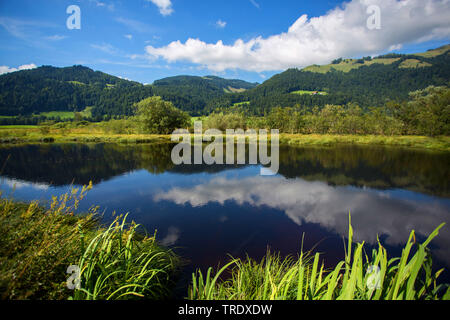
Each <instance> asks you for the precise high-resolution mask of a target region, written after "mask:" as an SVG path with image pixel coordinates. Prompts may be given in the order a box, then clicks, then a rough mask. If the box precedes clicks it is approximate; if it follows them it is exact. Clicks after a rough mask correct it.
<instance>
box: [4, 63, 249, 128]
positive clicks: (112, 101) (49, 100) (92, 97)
mask: <svg viewBox="0 0 450 320" xmlns="http://www.w3.org/2000/svg"><path fill="white" fill-rule="evenodd" d="M256 85H257V84H256V83H249V82H246V81H242V80H227V79H223V78H219V77H215V76H207V77H190V76H179V77H172V78H165V79H161V80H158V81H155V83H154V84H153V85H145V86H144V85H142V84H140V83H138V82H133V81H128V80H124V79H121V78H118V77H114V76H111V75H108V74H106V73H103V72H99V71H93V70H91V69H89V68H87V67H83V66H73V67H67V68H56V67H51V66H42V67H39V68H36V69H33V70H23V71H18V72H13V73H8V74H5V75H2V76H0V115H2V116H17V115H30V114H33V113H35V114H37V113H41V112H49V111H82V110H84V109H85V108H86V107H92V108H91V112H92V117H93V119H96V120H100V119H102V118H104V116H111V115H130V114H131V112H132V106H133V104H134V103H136V102H139V101H141V100H142V99H145V98H147V97H149V96H152V95H160V96H162V97H163V98H164V99H165V100H168V101H171V102H173V103H174V105H175V106H176V107H178V108H180V109H182V110H184V111H187V112H189V113H190V114H191V115H198V114H202V113H203V110H204V108H205V106H206V105H207V104H208V103H209V101H210V100H212V99H215V98H218V97H221V96H224V95H226V94H227V93H228V92H242V91H245V90H247V89H250V88H254V87H255V86H256Z"/></svg>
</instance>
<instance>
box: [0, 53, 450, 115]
mask: <svg viewBox="0 0 450 320" xmlns="http://www.w3.org/2000/svg"><path fill="white" fill-rule="evenodd" d="M449 82H450V45H447V46H444V47H441V48H438V49H434V50H429V51H427V52H424V53H417V54H407V55H403V54H388V55H383V56H379V57H375V58H371V57H364V58H361V59H343V58H340V59H336V60H335V61H333V62H332V63H331V64H329V65H324V66H317V65H314V66H310V67H307V68H304V69H302V70H299V69H289V70H286V71H284V72H282V73H280V74H277V75H275V76H273V77H272V78H270V79H269V80H267V81H265V82H264V83H263V84H260V85H258V84H257V83H249V82H246V81H243V80H235V79H223V78H219V77H216V76H205V77H197V76H176V77H170V78H164V79H161V80H157V81H155V82H154V83H153V84H152V85H142V84H140V83H138V82H133V81H128V80H124V79H121V78H118V77H115V76H111V75H108V74H106V73H103V72H99V71H93V70H91V69H89V68H87V67H83V66H73V67H67V68H56V67H51V66H42V67H39V68H36V69H33V70H23V71H17V72H12V73H8V74H4V75H1V76H0V116H18V115H22V116H27V115H31V114H39V113H43V112H50V111H78V112H80V111H82V110H85V109H86V108H87V107H89V110H90V113H91V114H92V119H93V120H103V119H108V118H109V117H111V116H127V115H131V114H132V112H133V105H134V104H135V103H136V102H139V101H141V100H143V99H145V98H148V97H150V96H153V95H157V96H161V97H162V98H163V99H164V100H167V101H170V102H172V103H173V104H174V106H175V107H177V108H179V109H181V110H183V111H186V112H188V113H189V114H190V115H191V116H198V115H206V114H209V113H211V112H212V111H215V110H229V109H230V108H234V109H238V110H241V111H242V110H244V111H245V112H247V113H249V114H257V115H263V114H266V113H267V112H268V111H269V110H271V109H272V108H274V107H277V106H281V107H293V106H295V105H299V106H302V107H305V108H312V107H315V106H318V107H323V106H325V105H327V104H335V105H345V104H348V103H350V102H352V103H356V104H358V105H359V106H360V107H362V108H363V109H365V108H368V107H377V106H383V105H385V104H386V102H387V101H388V100H397V101H404V100H407V99H408V94H409V92H411V91H415V90H419V89H424V88H426V87H428V86H430V85H435V86H442V85H444V86H448V85H449Z"/></svg>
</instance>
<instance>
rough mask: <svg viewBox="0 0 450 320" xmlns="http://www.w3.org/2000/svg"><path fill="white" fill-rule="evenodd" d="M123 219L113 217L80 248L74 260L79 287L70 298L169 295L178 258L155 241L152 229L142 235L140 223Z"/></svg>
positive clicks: (159, 297)
mask: <svg viewBox="0 0 450 320" xmlns="http://www.w3.org/2000/svg"><path fill="white" fill-rule="evenodd" d="M126 220H127V215H125V217H123V218H122V217H117V218H116V219H115V220H114V222H113V223H112V224H111V225H110V226H109V227H108V228H107V229H105V230H103V231H102V232H100V233H99V234H98V235H97V236H96V237H95V238H94V239H92V240H91V241H90V242H89V243H88V244H87V246H86V248H85V249H84V248H83V251H84V253H83V255H82V256H81V258H80V260H79V262H78V266H79V267H80V269H81V274H80V278H81V283H80V289H79V290H76V291H75V294H74V296H73V297H72V298H73V299H76V300H116V299H130V298H145V299H164V298H169V297H170V295H171V292H172V289H173V285H174V283H175V282H174V281H173V279H174V278H175V274H176V270H177V269H178V266H179V259H178V258H177V256H176V255H175V254H173V253H172V252H171V251H170V250H168V249H163V248H162V247H160V246H159V245H158V244H157V243H156V232H155V234H154V235H153V236H151V237H148V236H142V235H141V233H139V232H138V228H139V227H140V226H139V225H138V224H135V223H134V222H132V223H129V224H128V223H126ZM83 246H84V244H83Z"/></svg>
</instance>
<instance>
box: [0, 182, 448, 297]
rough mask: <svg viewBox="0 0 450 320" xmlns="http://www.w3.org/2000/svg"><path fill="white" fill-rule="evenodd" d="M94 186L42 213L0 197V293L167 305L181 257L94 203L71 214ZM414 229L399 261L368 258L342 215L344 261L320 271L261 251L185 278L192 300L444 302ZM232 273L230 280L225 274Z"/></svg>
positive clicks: (312, 262)
mask: <svg viewBox="0 0 450 320" xmlns="http://www.w3.org/2000/svg"><path fill="white" fill-rule="evenodd" d="M91 188H92V184H90V185H89V186H85V187H83V188H81V190H80V189H72V190H71V192H69V193H67V194H63V195H61V196H60V197H53V198H52V201H51V203H50V205H49V206H48V208H44V207H43V206H40V205H39V203H38V202H37V201H32V202H31V203H21V202H15V201H13V200H11V199H8V198H3V197H0V242H1V243H2V246H0V256H1V260H0V262H1V263H0V295H1V298H2V299H33V300H35V299H75V300H115V299H167V298H171V297H173V295H172V294H173V290H174V284H175V282H176V279H177V273H178V270H179V266H180V258H179V257H178V256H176V255H175V254H174V253H173V252H172V251H170V250H168V249H165V248H163V247H161V246H159V245H158V243H157V241H156V235H155V234H153V235H152V236H148V235H147V234H146V233H144V232H140V228H141V227H140V225H138V224H136V223H134V222H131V223H128V222H127V216H126V215H125V216H124V217H123V216H118V217H116V218H115V219H114V221H113V222H112V223H111V224H110V225H109V226H107V227H106V228H102V227H99V218H100V217H99V215H98V214H97V209H98V208H97V207H93V208H92V209H91V210H89V212H87V213H86V214H82V215H80V214H76V211H77V209H78V207H79V203H80V201H81V200H82V199H83V198H84V197H85V195H86V193H87V191H88V190H90V189H91ZM443 225H444V224H442V225H440V226H439V227H437V228H436V229H435V230H434V231H433V232H432V233H431V234H430V236H429V237H428V238H427V239H426V241H424V242H423V243H417V242H416V237H415V232H414V231H412V232H411V234H410V236H409V238H408V241H407V243H406V245H405V247H404V248H403V250H402V254H401V256H400V257H396V258H389V257H388V254H387V252H386V249H385V248H384V247H383V246H382V244H381V243H380V241H379V240H378V249H374V250H373V251H372V253H371V255H370V256H368V255H367V253H366V251H365V250H364V242H363V243H353V228H352V225H351V220H350V218H349V233H348V244H347V248H346V251H345V259H344V260H343V261H340V262H339V263H338V264H337V265H336V266H335V267H334V268H332V269H326V268H325V267H324V264H323V261H321V259H320V253H313V252H304V251H303V250H301V253H300V255H299V256H298V257H297V258H293V257H291V256H290V257H286V258H281V257H280V255H279V254H276V253H271V252H270V251H268V252H267V254H266V256H265V257H264V258H263V259H262V260H261V261H260V262H256V261H254V260H252V259H250V258H247V259H246V260H244V261H242V260H240V259H232V260H231V261H230V262H229V263H227V264H226V265H225V266H223V267H222V268H221V269H219V270H218V271H217V272H216V273H214V270H213V269H212V268H209V269H208V271H207V273H206V274H205V275H203V273H202V272H201V271H200V270H197V271H196V272H195V273H193V274H192V283H191V286H190V288H189V291H188V298H189V299H192V300H355V299H362V300H439V299H445V300H448V299H450V289H449V286H448V285H447V284H438V282H437V281H438V278H439V275H440V274H441V273H442V272H443V269H441V270H438V271H437V272H433V271H432V259H431V253H430V250H429V248H428V246H429V244H430V242H431V241H432V240H433V239H434V238H435V237H436V236H437V235H438V233H439V230H440V229H441V228H442V227H443ZM70 265H77V266H79V268H80V276H79V280H80V281H79V287H78V288H77V289H75V290H74V291H72V290H69V289H68V288H67V282H68V280H67V279H68V277H69V275H68V274H67V268H68V266H70ZM227 272H229V274H230V275H231V276H230V277H229V278H228V279H227V278H225V277H224V276H225V274H226V273H227Z"/></svg>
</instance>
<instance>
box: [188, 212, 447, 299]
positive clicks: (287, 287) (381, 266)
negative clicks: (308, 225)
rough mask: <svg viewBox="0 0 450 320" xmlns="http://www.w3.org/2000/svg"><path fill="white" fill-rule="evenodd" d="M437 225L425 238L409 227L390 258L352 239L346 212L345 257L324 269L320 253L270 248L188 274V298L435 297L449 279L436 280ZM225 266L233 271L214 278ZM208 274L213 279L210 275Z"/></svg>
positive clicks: (442, 293) (444, 290) (442, 292)
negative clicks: (257, 256)
mask: <svg viewBox="0 0 450 320" xmlns="http://www.w3.org/2000/svg"><path fill="white" fill-rule="evenodd" d="M443 225H444V224H441V225H440V226H439V227H437V228H436V229H435V230H434V231H433V232H432V233H431V234H430V236H429V237H428V238H427V239H426V241H425V242H423V243H417V242H416V238H415V232H414V231H411V234H410V236H409V238H408V241H407V243H406V245H405V247H404V248H403V251H402V254H401V256H400V257H396V258H390V259H389V258H388V254H387V252H386V249H385V248H384V247H383V246H382V244H381V243H380V241H379V240H378V249H374V250H373V251H372V254H371V256H370V257H369V256H367V254H366V253H365V251H364V242H363V243H353V228H352V225H351V218H350V217H349V231H348V244H347V248H346V250H345V259H344V260H343V261H340V262H339V263H338V264H337V265H336V266H335V267H334V268H332V269H329V270H326V269H325V268H324V264H323V262H321V260H320V254H319V253H315V254H313V253H312V252H303V250H301V253H300V255H299V256H298V257H297V258H295V259H294V258H293V257H286V258H284V259H281V258H280V255H279V254H273V253H271V252H270V251H268V252H267V254H266V256H265V257H264V258H263V259H262V260H261V261H260V262H256V261H254V260H252V259H250V258H248V257H247V259H246V260H244V261H242V260H240V259H232V260H231V262H229V263H228V264H227V265H225V266H224V267H222V268H221V269H220V270H219V271H218V272H217V273H216V274H215V275H214V278H212V274H213V269H212V268H209V269H208V271H207V275H206V277H203V274H202V272H201V271H200V270H197V271H196V272H195V273H193V274H192V285H191V287H190V288H189V292H188V298H189V299H192V300H431V299H432V300H438V299H445V300H448V299H450V288H449V286H448V285H447V284H440V285H438V284H437V279H438V277H439V275H440V274H441V273H442V272H443V269H441V270H438V271H437V272H435V273H433V272H432V259H431V255H430V251H429V249H428V245H429V243H430V242H431V241H432V240H433V239H434V238H435V237H436V236H437V235H438V233H439V230H440V229H441V228H442V227H443ZM226 272H229V273H230V274H231V276H230V277H229V278H228V279H225V280H218V279H220V278H221V277H223V276H224V275H225V273H226ZM211 278H212V280H210V279H211Z"/></svg>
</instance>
